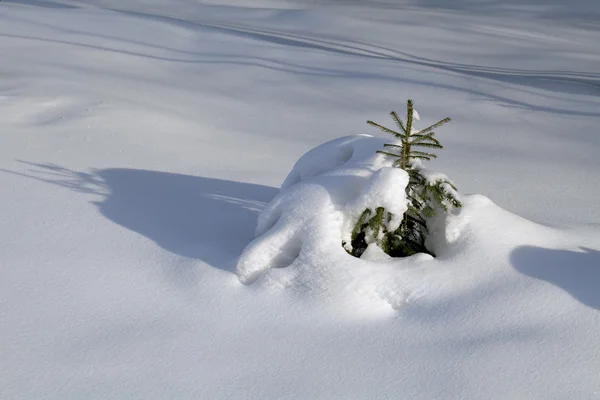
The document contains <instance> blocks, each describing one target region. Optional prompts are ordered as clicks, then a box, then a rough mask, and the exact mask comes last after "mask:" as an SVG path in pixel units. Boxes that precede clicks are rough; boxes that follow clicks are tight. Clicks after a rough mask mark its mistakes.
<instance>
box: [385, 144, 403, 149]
mask: <svg viewBox="0 0 600 400" xmlns="http://www.w3.org/2000/svg"><path fill="white" fill-rule="evenodd" d="M383 147H395V148H398V149H402V148H403V146H402V145H401V144H392V143H386V144H384V145H383Z"/></svg>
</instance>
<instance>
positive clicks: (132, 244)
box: [0, 0, 600, 400]
mask: <svg viewBox="0 0 600 400" xmlns="http://www.w3.org/2000/svg"><path fill="white" fill-rule="evenodd" d="M599 19H600V3H598V2H597V1H595V0H587V1H586V0H577V1H572V2H566V1H558V0H547V1H534V0H523V1H516V0H507V1H503V2H491V1H484V0H475V1H462V0H456V1H452V2H449V1H439V0H412V1H408V0H407V1H402V0H398V1H383V0H371V1H368V0H364V1H358V0H355V1H350V0H337V1H333V0H331V1H326V0H324V1H319V2H317V1H309V0H297V1H295V0H289V1H285V0H269V1H266V0H262V1H261V0H255V1H250V0H247V1H246V0H237V1H235V0H211V1H200V0H197V1H194V0H172V1H158V0H144V1H135V2H134V1H117V0H97V1H96V0H94V1H92V0H81V1H75V0H73V1H66V0H37V1H36V0H3V1H1V2H0V169H1V172H0V188H2V189H1V194H0V227H1V228H2V229H1V231H0V354H1V357H0V361H1V362H0V366H1V371H2V373H1V374H0V398H2V399H4V398H6V399H42V398H43V399H61V400H62V399H106V398H110V399H137V398H143V399H166V398H178V399H180V398H185V399H199V398H254V399H266V398H301V399H307V398H308V399H317V398H322V399H331V398H364V399H372V398H394V399H396V398H422V399H452V398H486V399H487V398H503V399H515V398H526V399H536V398H537V399H548V398H560V399H564V398H568V399H571V398H573V399H580V398H581V399H594V398H596V397H598V396H600V394H599V393H600V383H599V382H600V379H599V376H600V345H599V344H598V343H599V337H598V333H597V332H599V331H600V290H599V286H598V283H599V282H600V228H598V224H600V203H599V200H598V199H599V198H600V158H599V157H598V154H600V140H599V136H598V135H599V130H598V126H599V121H600V75H599V73H598V65H600V47H599V46H598V43H600V26H599V25H598V20H599ZM408 98H412V99H413V100H414V101H415V104H416V107H417V109H418V110H419V113H420V114H421V122H420V123H422V124H423V126H427V124H428V123H433V122H435V121H437V120H439V119H440V118H443V117H446V116H450V117H452V123H450V124H447V125H445V126H444V127H442V128H440V129H439V131H438V132H437V136H438V137H439V139H440V141H441V142H442V144H444V146H445V148H444V149H443V150H442V151H441V152H440V159H439V160H438V161H435V162H434V163H431V165H428V167H430V168H431V169H432V170H434V171H440V172H443V173H445V174H447V175H448V176H449V177H450V178H451V179H452V180H453V181H454V182H455V183H456V185H457V187H458V188H459V189H460V191H461V193H462V194H463V196H464V197H463V200H464V203H465V206H464V207H463V209H462V210H461V212H460V214H459V215H457V216H456V218H453V221H447V220H444V221H442V222H440V226H438V227H437V229H438V230H439V231H440V232H441V231H443V232H444V235H443V237H444V238H445V239H444V241H443V242H441V244H440V246H442V247H440V252H439V253H440V254H441V255H440V256H439V257H437V258H435V259H431V258H428V257H426V256H417V257H413V258H412V259H406V260H392V261H390V260H387V259H386V258H385V257H382V255H381V254H380V253H378V252H377V249H376V248H370V249H369V250H368V251H367V253H368V254H367V256H368V258H369V259H370V260H371V262H370V263H368V262H367V261H365V260H364V259H361V260H355V259H352V258H351V257H350V256H348V257H345V254H344V253H341V252H343V249H342V248H341V243H337V239H336V241H335V243H334V242H332V243H330V245H331V247H330V248H331V249H332V252H340V253H339V254H341V255H342V256H344V257H345V258H344V260H345V261H344V263H339V264H337V262H335V263H332V264H329V265H326V261H331V260H333V259H335V260H337V258H335V257H334V255H333V254H325V255H324V256H323V257H315V258H312V259H310V260H315V259H316V261H315V262H312V261H311V263H307V262H303V263H302V264H300V263H298V264H296V265H292V266H290V267H285V265H286V262H282V263H281V264H280V266H282V267H283V268H271V269H269V270H268V271H262V272H261V273H260V274H258V275H257V276H258V278H257V279H256V280H255V281H254V283H253V284H251V285H243V284H241V283H240V281H239V279H238V276H237V275H236V274H235V267H236V265H237V264H238V261H239V260H238V259H239V257H240V255H241V254H242V251H243V249H244V248H245V247H246V246H247V245H248V244H249V243H251V242H252V240H253V239H254V238H255V229H256V227H257V225H259V226H260V225H261V221H260V220H258V221H257V219H258V215H259V213H260V212H261V211H262V210H263V209H265V207H266V205H267V204H268V203H269V202H271V201H272V200H273V199H274V198H277V197H276V196H282V194H280V190H279V188H280V185H281V183H282V182H283V181H284V179H285V178H286V176H287V175H288V173H289V172H290V171H291V170H292V167H293V165H294V163H295V162H296V160H298V159H299V158H300V157H301V156H302V155H303V154H305V153H306V152H307V151H309V150H310V149H312V148H314V147H316V146H318V145H320V144H322V143H326V142H328V141H330V140H332V139H336V138H339V137H345V136H348V135H357V134H371V135H376V137H377V139H373V140H380V141H381V142H384V141H387V140H389V138H383V137H382V136H377V135H379V133H378V132H377V131H374V130H372V128H371V127H369V126H367V125H366V124H365V121H366V120H368V119H371V120H374V121H376V122H378V123H381V124H384V125H386V124H388V123H390V122H391V120H390V119H389V116H388V113H389V111H391V110H396V111H398V112H399V113H400V114H402V112H403V109H404V107H405V104H406V103H405V102H406V100H407V99H408ZM345 157H348V154H340V159H336V158H334V159H332V160H331V162H332V163H333V164H332V165H331V166H326V168H325V169H324V170H322V171H317V170H315V171H313V172H310V173H311V174H314V175H313V176H316V175H320V174H322V173H323V172H325V171H327V170H330V169H331V168H332V167H334V166H335V165H338V164H336V163H339V162H340V161H344V159H345ZM346 161H347V160H346ZM298 179H303V177H298ZM284 186H285V184H284ZM291 187H292V186H289V188H291ZM281 193H283V192H281ZM470 193H480V195H479V194H470ZM317 195H318V193H316V192H315V196H317ZM319 211H323V210H319ZM532 221H535V222H532ZM291 222H292V223H293V224H297V223H298V221H291ZM338 222H339V221H338ZM450 222H452V223H450ZM257 223H258V224H257ZM267 225H268V224H267ZM265 226H266V225H265ZM325 226H331V225H325ZM308 233H310V232H308ZM327 245H328V244H327V243H319V246H318V247H317V248H318V249H319V251H323V249H325V248H326V246H327ZM290 254H294V252H292V253H290ZM298 254H301V251H300V252H299V253H298ZM328 257H331V258H328ZM340 257H341V256H340ZM304 260H305V261H306V260H309V258H306V259H304ZM257 265H258V264H253V266H255V267H256V266H257ZM367 266H368V267H367ZM369 267H370V268H369Z"/></svg>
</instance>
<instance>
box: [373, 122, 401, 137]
mask: <svg viewBox="0 0 600 400" xmlns="http://www.w3.org/2000/svg"><path fill="white" fill-rule="evenodd" d="M367 124H369V125H373V126H374V127H376V128H379V129H381V130H382V131H384V132H387V133H391V134H392V135H394V136H396V137H398V138H401V139H403V138H404V134H402V133H399V132H396V131H393V130H391V129H390V128H386V127H385V126H383V125H379V124H378V123H376V122H373V121H367Z"/></svg>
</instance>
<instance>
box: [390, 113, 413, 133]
mask: <svg viewBox="0 0 600 400" xmlns="http://www.w3.org/2000/svg"><path fill="white" fill-rule="evenodd" d="M390 115H391V116H392V118H393V119H394V121H396V124H397V125H398V126H399V127H400V129H401V130H402V131H403V132H404V133H410V132H407V131H406V128H405V127H404V123H403V122H402V120H401V119H400V117H399V116H398V114H396V111H392V112H391V113H390Z"/></svg>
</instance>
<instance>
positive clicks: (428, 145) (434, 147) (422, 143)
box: [411, 142, 444, 149]
mask: <svg viewBox="0 0 600 400" xmlns="http://www.w3.org/2000/svg"><path fill="white" fill-rule="evenodd" d="M411 144H412V145H413V146H416V147H430V148H433V149H443V148H444V146H442V145H441V144H439V143H426V142H421V143H414V142H413V143H411Z"/></svg>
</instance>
